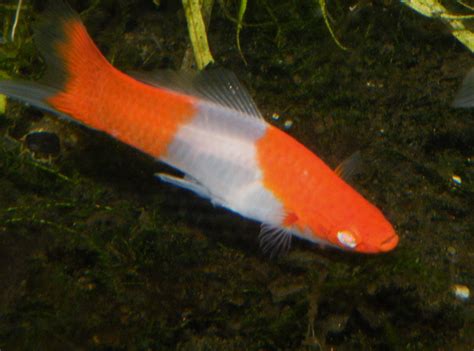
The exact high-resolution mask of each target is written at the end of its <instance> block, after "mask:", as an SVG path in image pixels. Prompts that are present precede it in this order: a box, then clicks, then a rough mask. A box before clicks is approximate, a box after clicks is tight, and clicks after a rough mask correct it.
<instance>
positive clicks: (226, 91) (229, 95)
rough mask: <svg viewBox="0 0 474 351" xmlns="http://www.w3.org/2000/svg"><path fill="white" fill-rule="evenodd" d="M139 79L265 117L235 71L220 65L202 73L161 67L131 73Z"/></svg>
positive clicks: (254, 115)
mask: <svg viewBox="0 0 474 351" xmlns="http://www.w3.org/2000/svg"><path fill="white" fill-rule="evenodd" d="M130 75H131V76H132V77H134V78H135V79H137V80H139V81H141V82H143V83H146V84H149V85H152V86H156V87H159V88H165V89H169V90H173V91H177V92H180V93H183V94H186V95H192V96H196V97H198V98H201V99H203V100H206V101H208V102H213V103H215V104H218V105H221V106H225V107H227V108H229V109H232V110H235V111H239V112H242V113H245V114H246V115H250V116H252V117H255V118H260V119H263V118H262V115H261V114H260V111H259V110H258V108H257V105H255V102H254V101H253V99H252V97H251V96H250V94H249V93H248V91H247V89H245V87H244V86H243V85H242V84H241V83H240V82H239V80H238V79H237V77H236V76H235V74H234V73H232V72H230V71H228V70H225V69H222V68H219V69H211V70H208V71H202V72H193V71H178V72H176V71H171V70H160V71H154V72H149V73H147V72H131V73H130Z"/></svg>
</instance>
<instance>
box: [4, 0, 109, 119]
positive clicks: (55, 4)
mask: <svg viewBox="0 0 474 351" xmlns="http://www.w3.org/2000/svg"><path fill="white" fill-rule="evenodd" d="M34 41H35V43H36V46H37V48H38V49H39V51H40V52H41V54H42V56H43V58H44V59H45V61H46V65H47V70H46V74H45V76H44V77H43V78H42V79H41V80H40V81H39V82H28V81H23V80H4V81H0V93H3V94H5V95H7V96H10V97H13V98H16V99H19V100H22V101H25V102H28V103H30V104H32V105H35V106H37V107H40V108H42V109H45V110H49V111H52V112H55V113H58V114H60V115H63V116H70V117H72V119H73V120H76V121H78V122H80V123H84V124H88V123H87V122H88V121H87V118H85V116H86V115H87V114H88V111H87V106H88V105H90V104H93V103H94V101H90V100H89V99H90V98H92V97H94V93H93V91H91V90H95V89H91V87H97V82H98V81H100V76H101V75H103V74H105V73H106V72H107V73H109V72H110V70H111V69H112V70H113V69H114V68H113V67H112V66H111V65H110V64H109V63H108V62H107V60H106V59H105V58H104V56H103V55H102V54H101V53H100V51H99V50H98V48H97V47H96V46H95V44H94V43H93V41H92V39H91V38H90V37H89V35H88V33H87V30H86V28H85V27H84V25H83V24H82V22H81V19H80V18H79V15H78V14H77V13H76V12H75V11H74V10H72V9H71V7H69V5H67V4H66V3H65V2H63V0H53V1H49V2H48V6H47V9H46V11H45V12H44V13H43V14H42V15H41V18H40V19H39V21H38V22H37V23H36V24H35V26H34ZM93 100H94V99H93ZM85 107H86V108H85ZM84 118H85V120H84ZM91 127H94V126H91Z"/></svg>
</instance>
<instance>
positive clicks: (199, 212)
mask: <svg viewBox="0 0 474 351" xmlns="http://www.w3.org/2000/svg"><path fill="white" fill-rule="evenodd" d="M90 4H91V7H90V8H84V7H82V8H79V9H80V10H82V11H83V12H84V16H85V20H86V24H87V26H88V28H89V30H90V32H91V34H92V36H93V37H94V39H95V41H96V42H98V43H99V45H100V46H101V49H102V50H103V51H104V53H105V54H106V56H107V57H108V58H110V59H112V60H113V61H114V63H115V64H116V65H117V66H118V67H120V68H125V69H131V68H135V69H138V68H143V67H144V68H147V69H150V68H157V67H179V66H180V62H181V59H182V56H183V54H184V52H185V50H186V40H187V38H186V36H187V33H186V23H185V18H184V15H183V12H182V10H181V9H180V7H179V6H173V4H171V2H164V1H162V2H160V8H159V9H157V8H156V6H155V5H154V4H153V3H152V2H151V1H132V0H130V1H123V2H120V4H121V6H122V7H119V8H118V10H117V9H115V7H113V6H112V5H111V3H110V2H108V1H96V2H95V3H94V4H92V2H90ZM38 5H40V4H39V3H38ZM92 5H93V6H92ZM268 5H269V4H268V3H267V2H265V1H255V2H248V8H247V11H246V14H245V20H246V23H252V24H255V25H258V24H261V26H251V25H248V26H244V28H245V30H242V32H241V33H240V34H241V47H242V50H243V52H244V53H245V57H246V60H247V61H248V66H246V67H244V66H242V61H241V59H240V55H239V52H238V50H237V49H236V48H235V31H234V26H235V23H233V22H232V21H230V20H229V19H228V18H227V16H226V13H225V12H224V10H223V8H222V7H219V6H216V7H215V9H214V14H213V16H214V17H213V18H212V21H211V25H210V27H209V42H210V45H211V48H212V50H213V53H214V57H215V58H216V60H217V61H218V62H219V63H221V64H223V65H225V66H226V67H227V68H229V69H232V70H234V71H235V72H236V73H237V74H238V76H239V77H240V78H241V79H242V80H243V81H244V82H245V84H246V85H247V86H248V87H249V89H250V91H251V92H252V95H254V96H255V98H256V101H257V104H258V105H259V106H260V107H261V109H262V112H263V113H264V115H265V116H266V117H267V120H269V121H270V120H271V119H270V118H268V117H269V116H271V114H272V113H274V112H277V113H279V114H280V115H281V116H282V117H281V121H284V120H286V119H291V120H293V121H294V124H293V127H292V128H291V129H290V131H289V132H290V134H292V135H294V136H295V137H296V138H297V139H299V140H301V141H302V142H303V143H305V145H307V146H309V147H310V148H311V149H312V150H314V151H315V152H316V153H318V155H320V156H321V157H322V158H323V159H324V160H326V161H327V162H328V163H329V164H330V165H331V166H336V165H337V164H338V163H339V162H340V161H341V160H342V159H345V158H346V157H347V156H348V155H350V154H352V153H353V152H354V151H356V150H361V154H362V158H363V160H364V162H365V163H364V169H363V172H362V174H360V175H359V176H358V177H356V179H354V180H353V183H354V185H355V186H356V187H357V189H359V190H360V191H361V192H362V193H363V194H364V195H366V196H367V197H368V198H370V199H371V200H372V201H373V202H374V203H376V204H377V205H378V206H380V207H381V208H382V209H383V210H384V212H385V213H386V214H387V215H388V217H389V218H390V219H391V221H392V222H393V223H394V224H395V226H396V228H397V231H398V232H399V234H400V237H401V242H400V247H399V248H397V250H395V251H394V252H391V253H388V254H385V255H381V256H376V257H372V256H369V257H367V256H358V255H352V254H348V253H343V252H333V251H331V250H321V249H319V248H317V247H314V246H312V245H309V244H305V243H301V242H298V241H295V244H294V246H295V247H294V248H293V249H292V251H291V253H290V255H289V256H287V257H280V258H277V259H269V258H268V257H265V256H263V255H262V254H261V253H260V252H259V250H258V243H257V240H256V236H257V233H258V226H257V225H254V224H252V223H248V222H246V221H244V220H242V219H240V218H238V217H237V216H235V215H232V214H229V213H227V212H226V211H224V210H221V209H216V208H213V207H212V206H211V205H209V204H207V203H206V202H205V201H201V200H199V199H196V198H195V197H194V196H193V195H191V194H188V193H186V192H184V191H181V190H178V189H173V188H170V187H168V186H166V185H163V184H160V183H159V182H157V181H156V180H155V179H153V177H152V174H153V172H156V171H157V170H159V169H160V167H161V166H159V165H156V164H154V162H153V161H152V160H150V159H149V158H148V157H146V156H143V155H140V154H139V153H137V152H136V151H134V150H130V148H128V147H126V146H124V145H121V144H119V143H117V142H115V141H113V140H111V139H110V138H108V137H106V136H103V135H101V134H100V133H96V132H93V131H87V130H84V129H82V128H80V127H78V126H71V125H70V124H68V123H67V122H64V121H61V122H59V123H60V124H61V125H63V127H62V128H58V129H55V131H56V132H57V133H58V134H59V136H60V138H61V140H63V141H64V140H76V141H75V142H70V146H69V147H67V146H64V147H63V148H62V152H61V154H60V155H59V157H58V158H56V159H54V160H38V159H36V157H35V156H34V155H32V154H31V153H30V152H29V151H28V150H27V149H26V148H25V145H24V143H23V142H22V138H23V136H24V135H25V134H26V133H27V132H28V130H29V128H30V127H31V125H32V124H33V123H34V122H37V121H41V120H43V119H45V118H47V117H44V116H43V115H42V114H41V113H39V112H37V111H36V110H34V109H31V108H25V107H23V106H22V105H20V104H18V103H15V102H11V103H10V102H9V103H8V105H7V112H6V114H5V115H2V116H0V132H1V138H0V267H2V268H1V269H0V291H1V293H0V315H1V316H0V348H1V349H48V350H55V349H58V350H59V349H60V350H63V349H64V348H65V347H66V348H68V349H79V348H81V349H84V348H86V349H116V350H120V349H137V350H142V349H143V350H154V349H161V350H168V349H169V350H174V349H179V350H259V349H270V350H278V349H295V350H314V349H318V348H317V347H318V345H320V346H322V347H323V349H329V348H330V347H336V348H338V349H348V350H354V349H361V350H371V349H387V350H397V349H403V350H405V349H407V350H426V349H436V348H438V349H443V348H447V347H449V348H453V349H456V348H457V349H466V348H468V347H471V346H472V344H473V343H474V341H473V337H474V335H473V334H472V330H474V328H473V325H474V324H473V323H474V318H473V310H472V307H470V305H469V304H463V303H461V302H459V301H456V300H455V299H454V297H453V296H452V295H451V291H450V287H451V285H452V284H454V283H462V284H466V285H467V286H469V287H470V288H471V290H472V287H473V286H474V269H473V266H472V254H471V251H472V250H471V249H470V248H472V247H473V245H474V243H473V239H472V235H471V234H472V230H473V229H474V223H473V219H472V214H471V213H472V208H473V202H472V199H473V197H472V194H473V184H474V183H473V181H474V174H473V171H472V155H473V149H472V145H474V144H473V140H472V135H474V134H473V127H474V126H473V125H472V116H471V115H472V112H471V111H469V110H463V111H457V110H453V109H452V108H450V102H451V99H452V97H453V96H454V94H455V91H456V89H457V87H458V85H459V83H460V81H461V80H462V77H463V74H464V72H466V71H467V70H468V69H469V68H470V66H471V63H472V62H471V61H472V60H471V57H470V56H469V54H468V53H466V52H465V51H464V50H463V48H462V47H461V46H458V45H457V44H456V43H455V42H454V40H453V39H452V38H451V37H450V36H449V35H448V34H443V32H442V26H438V25H437V24H436V23H433V22H431V21H429V20H425V19H421V18H420V17H419V16H417V15H416V14H414V13H412V12H411V11H409V10H408V9H405V8H403V7H402V6H401V5H399V4H398V3H395V2H391V3H390V2H386V3H384V4H379V3H375V2H374V3H372V2H360V5H359V8H358V11H357V12H356V13H354V12H350V11H348V10H347V8H345V7H344V5H343V3H342V2H341V3H339V2H337V1H336V2H330V3H328V6H330V8H329V12H330V13H331V15H332V17H333V18H334V20H335V24H334V29H335V30H336V35H338V37H343V38H344V42H345V43H351V48H354V49H353V50H351V51H349V52H343V51H341V50H339V49H338V48H337V46H336V45H335V44H334V42H333V40H332V39H331V37H330V35H328V33H327V30H326V28H325V24H324V20H323V19H322V18H321V14H320V12H319V11H320V10H319V7H318V6H317V4H315V2H314V1H309V0H308V1H302V2H291V1H278V2H272V6H271V8H269V6H268ZM40 6H41V5H40ZM82 6H84V5H82ZM227 6H228V7H229V9H226V11H230V13H237V11H236V10H237V8H232V5H231V4H227ZM34 9H36V7H34ZM113 9H115V10H113ZM0 10H1V9H0ZM129 10H130V11H129ZM231 10H232V11H231ZM270 10H271V11H270ZM31 11H32V9H30V12H28V11H25V12H24V13H23V14H22V15H23V16H25V17H24V18H25V19H29V18H31V17H32V16H33V13H32V12H31ZM137 18H139V19H140V21H138V20H137ZM275 19H277V21H275ZM28 24H29V23H28V20H25V21H24V22H22V23H20V26H19V27H18V33H17V41H16V42H15V43H7V44H5V45H2V46H0V69H1V70H3V71H7V72H9V74H10V75H12V76H18V75H21V76H22V77H38V76H39V75H40V74H41V71H42V70H43V69H44V67H43V66H42V64H41V60H40V59H39V58H38V56H37V53H36V51H35V49H34V46H33V44H32V42H31V37H30V35H31V31H30V29H29V27H28ZM387 28H390V29H391V30H387ZM413 33H416V35H413ZM340 34H343V36H341V35H340ZM295 37H296V38H298V40H297V41H295V40H294V38H295ZM117 38H124V39H123V40H118V39H117ZM2 53H8V55H7V54H3V55H2ZM274 123H276V124H278V123H280V122H278V121H276V122H274ZM279 126H280V125H279ZM63 144H64V143H63ZM454 174H455V175H458V176H460V177H461V179H462V184H461V185H456V184H454V183H453V182H452V175H454ZM448 248H452V249H454V251H453V250H450V252H454V254H450V253H448ZM334 316H342V318H341V320H346V324H345V325H343V326H342V327H341V329H340V330H339V331H334V330H333V331H332V332H329V330H331V328H330V326H331V323H332V320H333V317H334Z"/></svg>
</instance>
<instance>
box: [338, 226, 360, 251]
mask: <svg viewBox="0 0 474 351" xmlns="http://www.w3.org/2000/svg"><path fill="white" fill-rule="evenodd" d="M337 240H339V242H340V243H341V244H342V245H344V246H345V247H347V248H349V249H354V248H355V247H356V246H357V239H356V237H355V235H354V234H353V233H352V232H351V231H349V230H340V231H338V232H337Z"/></svg>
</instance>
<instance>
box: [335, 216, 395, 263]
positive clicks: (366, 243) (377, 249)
mask: <svg viewBox="0 0 474 351" xmlns="http://www.w3.org/2000/svg"><path fill="white" fill-rule="evenodd" d="M374 209H375V210H376V211H372V213H371V214H370V215H369V216H363V215H362V214H361V215H360V216H356V217H354V220H353V221H351V222H344V224H338V225H335V226H334V227H333V228H331V229H330V231H329V233H328V235H327V239H328V241H329V242H330V243H331V244H333V245H335V246H337V247H338V248H341V249H343V250H349V251H355V252H359V253H365V254H377V253H384V252H388V251H391V250H393V249H394V248H395V247H396V246H397V244H398V241H399V238H398V235H397V233H396V232H395V229H394V228H393V226H392V224H390V222H389V221H388V220H387V219H386V218H385V217H384V216H383V214H382V213H381V212H380V211H379V210H378V209H376V208H374Z"/></svg>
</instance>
